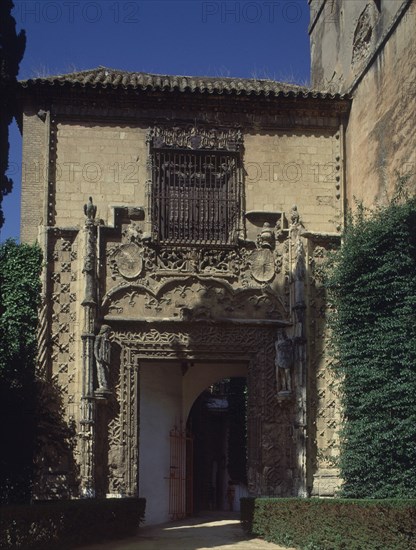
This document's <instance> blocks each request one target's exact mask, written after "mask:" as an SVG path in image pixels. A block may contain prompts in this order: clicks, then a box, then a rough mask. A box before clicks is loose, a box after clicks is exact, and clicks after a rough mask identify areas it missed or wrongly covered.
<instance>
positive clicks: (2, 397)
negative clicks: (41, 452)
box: [0, 240, 42, 502]
mask: <svg viewBox="0 0 416 550" xmlns="http://www.w3.org/2000/svg"><path fill="white" fill-rule="evenodd" d="M41 264H42V255H41V251H40V249H39V247H38V246H30V245H26V244H22V245H18V244H16V243H15V242H14V241H12V240H8V241H6V242H5V243H4V244H2V245H0V413H1V418H2V421H1V424H0V425H1V441H2V442H3V443H4V448H3V451H2V453H1V454H0V502H1V501H3V502H4V501H6V502H14V501H22V500H23V501H24V500H27V498H28V495H29V494H30V483H31V473H32V449H33V434H34V426H33V424H34V422H33V420H34V415H35V385H34V371H35V360H36V353H37V340H36V329H37V309H38V305H39V296H40V278H39V275H40V270H41Z"/></svg>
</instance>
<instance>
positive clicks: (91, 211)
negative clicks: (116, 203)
mask: <svg viewBox="0 0 416 550" xmlns="http://www.w3.org/2000/svg"><path fill="white" fill-rule="evenodd" d="M96 213H97V207H96V206H95V204H93V202H92V197H89V199H88V203H87V204H84V214H85V216H86V217H87V218H88V219H89V220H94V219H95V215H96Z"/></svg>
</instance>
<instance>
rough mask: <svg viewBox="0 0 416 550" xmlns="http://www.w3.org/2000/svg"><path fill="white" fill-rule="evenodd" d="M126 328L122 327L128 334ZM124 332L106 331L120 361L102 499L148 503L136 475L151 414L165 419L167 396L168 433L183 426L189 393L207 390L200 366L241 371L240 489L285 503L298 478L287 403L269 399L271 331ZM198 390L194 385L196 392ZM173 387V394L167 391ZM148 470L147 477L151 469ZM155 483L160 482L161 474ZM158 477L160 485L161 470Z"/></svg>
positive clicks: (190, 328) (203, 327)
mask: <svg viewBox="0 0 416 550" xmlns="http://www.w3.org/2000/svg"><path fill="white" fill-rule="evenodd" d="M131 326H132V324H131V323H129V324H128V327H131ZM128 327H127V326H125V327H123V326H122V323H120V326H119V327H118V326H114V327H113V330H114V341H115V342H116V343H117V344H119V346H120V347H121V356H120V358H121V359H120V368H119V373H120V374H119V380H118V382H117V384H116V394H117V396H116V397H117V401H118V403H119V411H118V414H117V415H116V416H115V417H114V418H113V419H112V420H111V422H110V424H109V433H110V435H109V454H110V455H111V460H109V464H111V467H110V468H109V477H110V487H111V488H112V490H110V492H111V493H117V492H120V493H122V494H126V495H136V494H138V493H139V494H140V495H143V496H145V497H147V498H149V497H148V495H146V494H145V493H146V491H144V487H146V479H147V477H148V476H147V475H145V474H144V473H143V472H145V471H146V469H145V468H144V464H143V460H144V457H143V454H142V453H141V452H140V451H139V449H142V448H143V447H145V448H146V446H147V443H146V437H148V440H147V441H150V437H153V436H154V434H155V429H154V427H152V421H154V420H155V414H159V418H164V417H165V416H166V410H164V409H163V407H165V408H166V407H168V405H167V404H166V395H168V394H169V392H170V395H171V397H172V399H171V403H170V405H169V407H170V409H169V410H170V413H171V414H173V416H175V414H176V415H177V416H176V418H169V430H170V429H171V427H172V425H173V424H174V422H175V420H176V422H180V420H181V419H184V418H186V417H187V415H188V412H189V409H190V407H191V404H192V403H193V401H194V400H195V397H196V396H191V394H190V393H189V392H190V388H194V391H197V394H196V395H198V394H199V393H200V392H201V391H202V390H203V389H204V388H205V387H207V384H206V382H204V372H206V367H205V366H206V365H207V364H209V363H211V364H213V363H215V364H216V365H218V366H219V368H222V367H223V371H224V372H225V369H226V368H227V367H226V366H227V365H228V366H232V365H236V364H240V365H241V364H245V365H247V367H246V368H247V385H248V395H249V397H248V404H247V417H248V422H247V435H248V453H247V454H248V465H247V466H248V467H247V473H248V480H247V481H248V490H249V492H250V494H253V495H274V496H290V495H293V494H294V491H295V483H296V479H297V478H299V476H301V475H302V472H301V471H299V466H298V463H297V460H296V457H297V454H296V452H295V451H296V441H295V438H294V433H293V419H294V408H295V403H294V400H286V401H283V402H282V401H279V400H278V398H277V392H276V378H275V365H274V358H275V347H274V344H275V337H276V327H275V326H270V325H254V326H253V325H251V326H250V325H245V324H244V325H243V324H241V325H236V324H215V323H206V322H194V323H186V322H180V323H172V322H170V323H152V324H151V325H149V324H145V323H143V324H142V323H140V327H138V329H137V330H135V331H131V330H128ZM204 365H205V366H204ZM221 366H222V367H221ZM156 376H157V377H158V380H159V381H160V386H158V388H157V392H156V393H154V394H152V395H151V394H150V393H149V394H148V396H147V398H146V394H145V393H143V392H144V388H146V387H153V388H154V387H155V382H154V381H155V377H156ZM169 377H171V378H169ZM219 378H220V377H219ZM217 379H218V378H217ZM173 381H174V383H173ZM198 383H200V384H202V387H201V388H200V389H199V390H198V389H197V385H198ZM152 384H153V386H152ZM158 384H159V382H158ZM175 384H176V388H177V389H176V390H174V389H173V388H174V385H175ZM146 385H147V386H146ZM152 391H153V390H152ZM172 392H173V393H172ZM175 392H176V394H175ZM173 394H175V395H173ZM158 396H159V398H160V399H159V398H158ZM146 399H147V402H146ZM164 400H165V401H164ZM163 403H164V404H163ZM179 403H180V404H179ZM149 426H150V428H149ZM146 430H147V433H148V436H146ZM169 430H168V431H167V438H168V434H169ZM153 438H154V437H153ZM154 453H156V450H155V449H154V450H153V454H154ZM139 458H140V459H139ZM148 460H150V459H148ZM141 462H142V463H141ZM149 464H151V466H152V468H153V471H155V469H154V467H153V466H154V461H153V463H151V462H149ZM157 475H159V477H160V476H161V475H162V472H158V474H157ZM162 477H164V478H165V479H166V477H168V467H167V468H166V469H165V471H163V475H162ZM152 483H153V484H154V480H152ZM153 498H155V499H156V500H158V495H157V494H156V493H154V497H153ZM166 500H168V499H166ZM149 505H150V501H148V506H149ZM157 506H159V504H158V505H157ZM166 508H167V504H166ZM166 512H167V510H166Z"/></svg>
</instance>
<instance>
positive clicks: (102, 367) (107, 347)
mask: <svg viewBox="0 0 416 550" xmlns="http://www.w3.org/2000/svg"><path fill="white" fill-rule="evenodd" d="M110 332H111V327H109V326H108V325H102V326H101V328H100V332H99V333H98V334H97V336H96V337H95V343H94V356H95V361H96V365H97V379H98V390H97V392H98V393H104V394H105V393H110V389H109V387H108V378H109V373H110V361H111V342H110V339H109V334H110Z"/></svg>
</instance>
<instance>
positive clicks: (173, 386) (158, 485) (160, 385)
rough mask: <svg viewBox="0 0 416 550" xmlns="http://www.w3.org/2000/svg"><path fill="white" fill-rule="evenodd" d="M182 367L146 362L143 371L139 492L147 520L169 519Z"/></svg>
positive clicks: (148, 521) (150, 522)
mask: <svg viewBox="0 0 416 550" xmlns="http://www.w3.org/2000/svg"><path fill="white" fill-rule="evenodd" d="M181 390H182V371H181V367H180V365H178V364H177V363H173V362H172V363H171V364H155V363H153V364H145V363H144V364H143V365H142V366H141V371H140V418H142V419H143V420H142V422H140V445H139V483H140V496H142V497H144V498H145V499H146V518H145V519H146V524H147V525H151V524H156V523H163V522H165V521H169V519H170V518H169V479H168V478H169V473H170V469H169V466H170V439H169V432H170V430H171V429H172V428H173V427H174V425H175V423H176V425H177V427H178V429H179V428H180V419H181V409H182V391H181Z"/></svg>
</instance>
